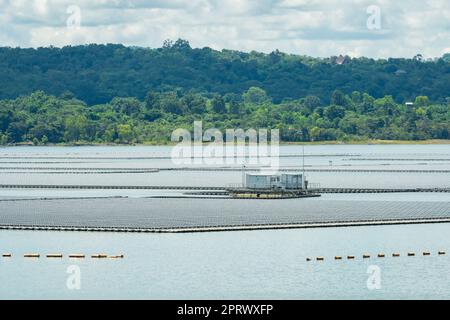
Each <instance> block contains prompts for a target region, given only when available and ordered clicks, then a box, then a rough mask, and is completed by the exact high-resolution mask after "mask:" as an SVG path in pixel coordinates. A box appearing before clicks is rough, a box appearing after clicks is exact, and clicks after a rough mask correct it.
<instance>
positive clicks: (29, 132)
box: [0, 87, 450, 145]
mask: <svg viewBox="0 0 450 320" xmlns="http://www.w3.org/2000/svg"><path fill="white" fill-rule="evenodd" d="M329 100H330V103H327V104H324V103H322V102H321V100H320V99H319V98H318V97H316V96H312V95H310V96H306V97H304V98H300V99H292V100H286V101H284V102H282V103H274V102H273V101H272V99H271V98H270V96H269V95H268V94H267V93H266V92H265V91H264V90H263V89H261V88H258V87H251V88H250V89H249V90H247V91H245V92H244V93H243V94H242V95H237V94H226V95H223V96H222V95H219V94H214V95H212V96H211V95H209V94H200V93H197V92H183V91H180V90H179V91H168V92H156V91H150V92H149V93H148V94H147V95H146V97H145V99H142V100H139V99H137V98H135V97H127V98H113V99H112V100H111V101H110V102H108V103H104V104H96V105H88V104H86V103H85V102H83V101H81V100H78V99H76V98H75V97H74V96H73V95H72V94H70V93H65V94H63V95H61V96H59V97H55V96H52V95H48V94H46V93H44V92H42V91H38V92H35V93H33V94H31V95H29V96H22V97H19V98H16V99H12V100H1V101H0V143H1V144H3V145H5V144H11V143H33V144H36V145H39V144H47V143H71V144H73V143H146V142H152V143H165V142H168V141H169V140H170V136H171V133H172V131H173V130H174V129H176V128H187V129H191V130H192V126H193V122H194V121H195V120H202V121H203V122H204V128H205V129H208V128H213V127H215V128H219V129H221V130H224V129H230V128H243V129H248V128H255V129H258V128H278V129H280V134H281V139H282V140H283V141H285V142H290V141H330V140H341V141H350V140H367V139H387V140H424V139H450V105H449V104H436V103H432V102H431V101H430V99H429V98H428V97H426V96H418V97H416V99H415V103H414V105H405V104H398V103H396V102H395V101H394V99H393V98H392V97H391V96H386V97H383V98H378V99H375V98H374V97H372V96H370V95H369V94H367V93H360V92H357V91H355V92H353V93H352V94H350V95H346V94H344V93H342V92H341V91H338V90H336V91H334V92H333V93H332V94H331V97H330V98H329Z"/></svg>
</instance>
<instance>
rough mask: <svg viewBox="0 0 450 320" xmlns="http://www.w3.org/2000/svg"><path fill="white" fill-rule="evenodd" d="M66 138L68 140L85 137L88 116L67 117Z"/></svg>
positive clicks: (77, 139)
mask: <svg viewBox="0 0 450 320" xmlns="http://www.w3.org/2000/svg"><path fill="white" fill-rule="evenodd" d="M64 127H65V131H64V139H65V140H66V141H79V140H81V139H82V138H83V137H84V134H85V132H86V127H87V118H86V117H85V116H84V115H73V116H69V117H67V118H66V121H65V125H64Z"/></svg>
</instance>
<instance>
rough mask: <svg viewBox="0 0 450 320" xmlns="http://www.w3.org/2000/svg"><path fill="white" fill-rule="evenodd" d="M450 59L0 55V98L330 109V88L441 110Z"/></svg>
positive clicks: (100, 48)
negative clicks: (228, 101)
mask: <svg viewBox="0 0 450 320" xmlns="http://www.w3.org/2000/svg"><path fill="white" fill-rule="evenodd" d="M449 83H450V55H449V54H447V55H444V56H443V57H441V58H439V59H435V60H433V61H425V60H424V59H423V58H422V56H420V55H417V56H416V57H414V58H412V59H380V60H374V59H369V58H355V59H350V58H349V57H330V58H324V59H318V58H311V57H306V56H298V55H290V54H285V53H282V52H279V51H274V52H272V53H270V54H263V53H258V52H250V53H244V52H239V51H231V50H222V51H216V50H212V49H211V48H202V49H193V48H191V46H190V45H189V43H188V42H187V41H185V40H178V41H175V42H171V41H166V42H165V43H164V45H163V47H162V48H158V49H148V48H138V47H125V46H122V45H113V44H110V45H87V46H73V47H64V48H54V47H49V48H38V49H21V48H0V99H15V98H16V97H18V96H20V95H29V94H31V93H32V92H35V91H38V90H42V91H44V92H47V93H48V94H53V95H56V96H60V95H61V94H63V93H64V92H66V91H70V92H72V93H73V94H74V95H75V96H76V97H78V98H79V99H81V100H83V101H85V102H86V103H88V104H89V105H94V104H104V103H108V102H109V101H111V100H112V99H113V98H114V97H135V98H137V99H140V100H144V98H145V96H146V94H147V92H148V91H162V92H167V91H179V90H181V91H183V92H184V93H187V92H189V91H191V90H193V91H195V92H207V93H212V94H213V93H217V94H221V95H225V94H227V93H233V94H238V95H240V94H242V92H244V91H247V90H248V89H249V88H250V87H260V88H262V89H263V90H265V91H266V92H267V93H268V95H269V96H270V97H271V98H272V99H273V101H274V102H275V103H277V104H279V103H281V102H283V101H285V100H287V99H299V98H302V97H306V96H308V95H314V96H317V97H318V98H320V99H321V101H323V102H324V103H330V96H331V94H332V92H333V91H334V90H335V89H339V90H340V91H342V92H343V93H345V94H348V95H350V94H351V93H352V92H353V91H359V92H367V93H368V94H369V95H371V96H373V97H375V98H382V97H384V96H386V95H392V96H393V100H394V101H395V102H397V103H404V102H407V101H413V100H414V99H415V97H417V96H428V97H429V99H430V100H431V101H432V102H435V103H441V104H442V103H446V99H447V98H448V97H449V96H450V93H449V91H448V84H449Z"/></svg>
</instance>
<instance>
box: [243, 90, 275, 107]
mask: <svg viewBox="0 0 450 320" xmlns="http://www.w3.org/2000/svg"><path fill="white" fill-rule="evenodd" d="M242 98H243V99H244V101H245V103H249V104H263V103H265V102H268V101H269V97H268V96H267V93H266V92H265V91H264V90H263V89H261V88H258V87H251V88H250V89H248V90H247V92H245V93H244V94H243V95H242Z"/></svg>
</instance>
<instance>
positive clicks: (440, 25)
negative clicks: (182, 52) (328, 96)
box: [0, 0, 450, 57]
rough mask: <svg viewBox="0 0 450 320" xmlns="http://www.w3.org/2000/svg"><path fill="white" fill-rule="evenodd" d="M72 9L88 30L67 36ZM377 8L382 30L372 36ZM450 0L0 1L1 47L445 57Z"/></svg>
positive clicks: (375, 31) (69, 33) (449, 26)
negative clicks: (167, 43) (115, 46)
mask: <svg viewBox="0 0 450 320" xmlns="http://www.w3.org/2000/svg"><path fill="white" fill-rule="evenodd" d="M69 5H77V6H79V7H80V9H81V15H82V28H81V29H80V30H73V29H67V28H66V20H67V19H68V14H67V12H66V9H67V7H68V6H69ZM369 5H378V6H379V7H380V9H381V19H382V29H381V30H368V29H367V26H366V21H367V18H368V15H367V13H366V9H367V7H368V6H369ZM449 20H450V2H449V1H448V0H426V1H423V0H411V1H408V2H406V1H391V0H347V1H345V0H190V1H188V0H0V23H1V25H2V26H3V27H2V28H0V45H2V46H22V47H30V46H31V47H38V46H49V45H56V46H64V45H69V44H70V45H75V44H85V43H94V42H95V43H111V42H112V43H123V44H125V45H138V46H151V47H158V46H160V45H161V44H162V41H163V40H164V39H166V38H172V39H176V38H178V37H181V38H184V39H187V40H189V41H190V42H191V44H192V45H193V46H196V47H203V46H210V47H213V48H216V49H222V48H228V49H237V50H245V51H249V50H258V51H264V52H270V51H272V50H274V49H280V50H282V51H285V52H289V53H297V54H307V55H312V56H331V55H337V54H341V53H342V54H350V55H352V56H360V55H365V56H370V57H388V56H395V57H398V56H404V57H412V56H414V55H415V54H417V53H419V52H421V53H423V54H424V55H425V56H428V57H433V56H440V55H441V54H442V53H443V52H446V51H447V50H448V40H449V39H450V23H449V22H448V21H449Z"/></svg>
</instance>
